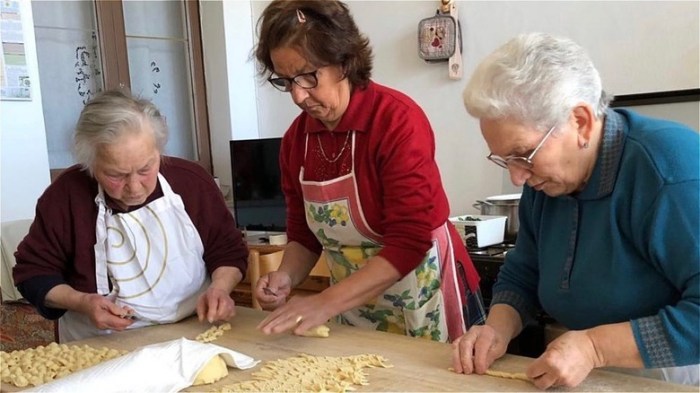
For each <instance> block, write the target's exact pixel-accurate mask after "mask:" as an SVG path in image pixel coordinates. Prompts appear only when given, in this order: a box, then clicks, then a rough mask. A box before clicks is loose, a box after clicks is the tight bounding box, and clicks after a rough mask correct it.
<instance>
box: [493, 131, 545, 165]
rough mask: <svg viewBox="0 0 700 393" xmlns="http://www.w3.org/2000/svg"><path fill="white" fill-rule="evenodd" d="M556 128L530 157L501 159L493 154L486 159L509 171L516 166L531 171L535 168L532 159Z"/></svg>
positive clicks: (543, 139)
mask: <svg viewBox="0 0 700 393" xmlns="http://www.w3.org/2000/svg"><path fill="white" fill-rule="evenodd" d="M555 128H557V126H552V128H550V129H549V131H547V134H545V136H544V138H542V140H541V141H540V143H538V144H537V146H536V147H535V150H533V151H532V153H530V155H529V156H527V157H520V156H508V157H500V156H497V155H494V154H493V153H491V154H489V155H488V156H487V157H486V158H487V159H488V160H489V161H491V162H493V163H494V164H496V165H498V166H500V167H502V168H506V169H508V167H511V166H516V167H519V168H523V169H527V170H530V169H532V166H533V165H532V159H533V158H534V157H535V154H537V152H538V151H539V150H540V148H541V147H542V145H544V142H545V141H546V140H547V138H549V135H551V134H552V131H554V129H555Z"/></svg>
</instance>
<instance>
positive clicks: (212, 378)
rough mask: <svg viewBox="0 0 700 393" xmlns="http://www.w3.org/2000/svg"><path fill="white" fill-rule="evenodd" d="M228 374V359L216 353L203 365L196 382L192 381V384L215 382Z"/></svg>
mask: <svg viewBox="0 0 700 393" xmlns="http://www.w3.org/2000/svg"><path fill="white" fill-rule="evenodd" d="M227 375H228V367H227V366H226V361H224V359H223V358H222V357H221V356H219V355H216V356H214V357H213V358H211V360H209V363H207V364H205V365H204V367H202V369H201V370H200V371H199V373H198V374H197V377H195V379H194V382H192V386H197V385H205V384H208V383H214V382H216V381H218V380H220V379H221V378H224V377H225V376H227Z"/></svg>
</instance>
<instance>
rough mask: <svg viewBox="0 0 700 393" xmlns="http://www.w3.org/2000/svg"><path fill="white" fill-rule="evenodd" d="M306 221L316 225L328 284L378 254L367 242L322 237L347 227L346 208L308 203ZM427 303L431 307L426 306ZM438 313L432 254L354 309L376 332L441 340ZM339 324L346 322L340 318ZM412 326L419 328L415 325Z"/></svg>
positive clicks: (443, 334)
mask: <svg viewBox="0 0 700 393" xmlns="http://www.w3.org/2000/svg"><path fill="white" fill-rule="evenodd" d="M307 218H309V219H310V220H311V221H313V222H315V223H317V224H318V226H317V228H318V229H317V230H316V232H315V235H316V237H317V238H318V239H319V241H320V242H321V244H322V245H323V247H324V250H325V251H326V254H327V258H328V259H329V261H328V262H329V265H330V266H329V267H330V273H331V283H332V284H336V283H338V282H339V281H340V280H342V279H344V278H346V277H348V276H349V275H351V274H353V273H354V272H356V271H358V270H359V269H360V268H361V267H362V266H364V263H365V261H366V260H367V259H368V258H371V257H372V256H374V255H377V254H378V253H379V252H380V251H381V246H380V245H378V244H376V243H374V242H371V241H363V242H362V243H361V244H360V245H359V246H351V245H341V242H340V240H337V239H333V238H330V237H328V236H327V235H326V231H325V230H324V228H326V229H329V228H333V227H334V226H336V225H340V226H346V225H348V224H349V215H348V210H347V206H346V205H342V204H337V203H333V202H330V203H327V204H321V205H316V204H313V203H309V204H308V208H307ZM350 225H352V224H351V223H350ZM331 232H332V231H331ZM428 302H431V303H432V304H428V305H426V303H428ZM424 306H425V307H424ZM423 308H425V309H423ZM441 310H442V301H441V294H440V268H439V266H438V260H437V257H436V255H435V254H434V253H428V254H427V255H426V257H425V259H424V260H423V262H422V263H421V264H420V265H419V266H418V267H417V268H416V269H415V270H414V271H413V272H412V273H410V274H409V275H407V276H406V277H404V278H403V279H401V280H400V281H399V282H397V283H396V284H394V285H392V286H391V287H390V288H388V289H387V290H386V291H385V292H384V294H383V295H382V296H380V297H379V298H376V299H373V300H370V301H369V302H368V304H365V305H364V306H360V307H358V308H357V312H358V315H359V316H360V317H362V318H363V319H365V320H366V321H368V322H369V323H371V324H372V325H373V326H374V328H375V329H376V330H380V331H386V332H393V333H399V334H409V335H411V336H414V337H424V338H430V339H433V340H437V341H444V340H445V337H446V332H445V331H444V330H441V328H440V327H441V323H440V322H441V321H440V319H441V318H444V317H443V316H441V314H442V312H441ZM407 319H409V321H407ZM339 321H340V322H341V323H343V322H345V323H347V320H346V319H345V318H343V317H342V316H341V317H340V318H339ZM416 323H419V324H420V325H419V326H415V325H416Z"/></svg>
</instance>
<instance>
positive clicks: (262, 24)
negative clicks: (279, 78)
mask: <svg viewBox="0 0 700 393" xmlns="http://www.w3.org/2000/svg"><path fill="white" fill-rule="evenodd" d="M297 10H298V11H299V12H300V13H301V15H300V14H298V13H297ZM300 17H303V18H304V20H305V21H304V22H301V21H300V20H299V18H300ZM257 27H258V32H259V37H258V43H257V46H256V47H255V49H254V52H255V58H256V59H257V60H258V68H259V69H258V72H259V73H260V75H263V76H269V75H271V74H272V72H273V70H274V66H273V64H272V59H271V57H270V52H271V51H272V50H274V49H277V48H281V47H290V48H294V49H297V50H299V51H300V52H301V53H302V55H304V56H306V57H307V59H308V60H309V62H310V63H311V64H313V65H315V66H317V67H322V66H326V65H340V66H341V67H342V68H343V70H344V74H345V77H346V78H348V80H349V81H350V83H351V84H352V85H353V86H359V87H365V86H367V83H368V82H369V79H370V77H371V74H372V48H371V47H370V45H369V40H368V39H367V37H365V36H364V35H363V34H362V33H360V31H359V30H358V28H357V25H356V24H355V21H354V20H353V18H352V15H350V10H349V9H348V7H347V5H345V4H344V3H342V2H340V1H337V0H318V1H308V0H307V1H303V0H275V1H273V2H272V3H270V5H268V6H267V8H265V11H263V13H262V15H261V16H260V19H258V24H257ZM266 74H267V75H266Z"/></svg>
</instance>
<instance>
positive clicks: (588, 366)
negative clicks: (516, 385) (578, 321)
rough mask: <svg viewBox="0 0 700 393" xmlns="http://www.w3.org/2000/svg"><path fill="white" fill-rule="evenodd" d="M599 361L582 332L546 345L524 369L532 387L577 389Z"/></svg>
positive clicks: (573, 332)
mask: <svg viewBox="0 0 700 393" xmlns="http://www.w3.org/2000/svg"><path fill="white" fill-rule="evenodd" d="M601 366H602V364H601V361H600V359H599V358H598V355H597V353H596V350H595V346H594V345H593V342H592V341H591V339H590V338H589V337H588V335H587V334H586V332H585V331H569V332H566V333H564V334H563V335H561V336H559V337H558V338H557V339H556V340H554V341H552V342H551V343H549V345H547V349H546V350H545V352H544V353H543V354H542V355H541V356H540V357H539V358H537V360H535V361H534V362H533V363H532V364H531V365H530V366H529V367H528V368H527V372H526V374H527V376H528V378H530V379H532V380H533V383H534V384H535V386H537V387H538V388H540V389H547V388H550V387H553V386H565V387H575V386H578V384H580V383H581V382H583V380H584V379H586V377H587V376H588V374H589V373H590V372H591V370H593V369H594V368H595V367H601Z"/></svg>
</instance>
